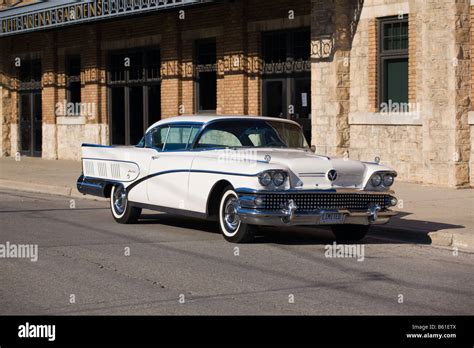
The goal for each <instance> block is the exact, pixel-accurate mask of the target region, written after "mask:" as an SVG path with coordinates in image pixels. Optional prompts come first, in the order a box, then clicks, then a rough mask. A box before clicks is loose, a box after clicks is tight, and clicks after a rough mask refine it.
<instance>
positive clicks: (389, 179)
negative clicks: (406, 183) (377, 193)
mask: <svg viewBox="0 0 474 348" xmlns="http://www.w3.org/2000/svg"><path fill="white" fill-rule="evenodd" d="M394 181H395V177H394V176H393V174H385V175H384V176H383V186H385V187H390V186H392V185H393V182H394Z"/></svg>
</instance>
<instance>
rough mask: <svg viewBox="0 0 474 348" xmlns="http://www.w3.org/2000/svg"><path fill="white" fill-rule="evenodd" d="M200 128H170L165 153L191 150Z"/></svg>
mask: <svg viewBox="0 0 474 348" xmlns="http://www.w3.org/2000/svg"><path fill="white" fill-rule="evenodd" d="M198 131H199V128H198V127H195V126H186V125H176V126H170V131H169V133H168V137H167V139H166V142H165V146H164V149H163V151H183V150H187V149H189V147H190V145H191V144H192V142H193V140H194V138H195V137H196V134H197V133H198Z"/></svg>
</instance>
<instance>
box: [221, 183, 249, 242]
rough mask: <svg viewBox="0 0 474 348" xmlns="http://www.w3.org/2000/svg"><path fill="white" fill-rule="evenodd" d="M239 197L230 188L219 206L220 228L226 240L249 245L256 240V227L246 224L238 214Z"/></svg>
mask: <svg viewBox="0 0 474 348" xmlns="http://www.w3.org/2000/svg"><path fill="white" fill-rule="evenodd" d="M238 203H239V197H238V196H237V193H235V191H234V190H233V189H232V187H230V186H228V187H226V188H225V189H224V192H223V194H222V196H221V200H220V204H219V227H220V230H221V233H222V235H223V236H224V238H225V239H226V240H227V241H228V242H231V243H248V242H251V241H252V240H253V238H254V233H255V229H256V227H255V226H251V225H247V224H244V223H243V222H242V221H241V220H240V218H239V216H238V214H237V208H238V205H239V204H238Z"/></svg>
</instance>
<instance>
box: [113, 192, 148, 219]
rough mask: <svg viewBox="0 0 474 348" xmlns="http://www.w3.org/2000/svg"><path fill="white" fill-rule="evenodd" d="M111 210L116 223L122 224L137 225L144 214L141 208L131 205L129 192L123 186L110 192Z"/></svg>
mask: <svg viewBox="0 0 474 348" xmlns="http://www.w3.org/2000/svg"><path fill="white" fill-rule="evenodd" d="M110 210H111V212H112V216H113V217H114V219H115V221H117V222H118V223H121V224H133V223H136V222H137V220H138V218H139V217H140V214H141V212H142V210H141V209H140V208H136V207H131V206H130V205H129V203H128V197H127V192H126V190H125V188H124V187H123V185H116V186H113V187H112V190H111V192H110Z"/></svg>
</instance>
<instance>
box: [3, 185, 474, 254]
mask: <svg viewBox="0 0 474 348" xmlns="http://www.w3.org/2000/svg"><path fill="white" fill-rule="evenodd" d="M0 188H3V189H10V190H16V191H26V192H34V193H44V194H51V195H58V196H66V197H72V198H81V199H88V200H93V201H102V202H104V201H107V199H106V198H100V197H95V196H88V195H83V194H81V193H80V192H79V191H77V189H76V187H73V188H71V187H67V186H54V185H46V184H36V183H32V182H18V181H13V180H4V179H0ZM377 228H378V229H379V230H385V231H387V232H390V233H394V234H395V235H402V234H403V235H412V236H416V237H417V238H418V239H420V238H423V237H424V236H425V239H426V240H427V241H428V239H429V240H430V242H431V243H426V244H427V245H435V246H442V247H450V248H459V249H463V250H467V251H474V234H472V235H470V234H464V233H458V232H456V231H453V230H446V231H435V232H428V231H426V230H420V229H407V228H403V227H396V226H390V225H380V226H377ZM399 240H403V238H400V239H399Z"/></svg>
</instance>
